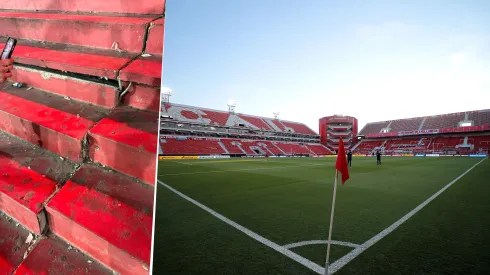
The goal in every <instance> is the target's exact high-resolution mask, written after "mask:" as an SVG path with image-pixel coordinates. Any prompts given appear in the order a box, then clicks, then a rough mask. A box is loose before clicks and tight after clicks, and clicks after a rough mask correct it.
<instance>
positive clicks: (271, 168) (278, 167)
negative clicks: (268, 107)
mask: <svg viewBox="0 0 490 275" xmlns="http://www.w3.org/2000/svg"><path fill="white" fill-rule="evenodd" d="M305 166H325V163H312V164H304V165H294V166H276V167H262V168H243V169H230V170H213V171H201V172H185V173H175V174H160V175H159V176H180V175H195V174H210V173H225V172H237V171H255V170H274V169H287V168H296V167H305Z"/></svg>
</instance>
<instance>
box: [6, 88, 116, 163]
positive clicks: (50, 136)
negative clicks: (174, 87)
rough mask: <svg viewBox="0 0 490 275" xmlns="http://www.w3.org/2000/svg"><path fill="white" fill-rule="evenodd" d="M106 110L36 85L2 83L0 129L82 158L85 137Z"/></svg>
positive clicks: (63, 154)
mask: <svg viewBox="0 0 490 275" xmlns="http://www.w3.org/2000/svg"><path fill="white" fill-rule="evenodd" d="M107 112H108V111H107V110H105V109H103V108H100V107H97V106H93V105H89V104H85V103H81V102H77V101H75V100H67V99H65V98H63V97H61V96H58V95H54V94H49V93H45V92H42V91H39V90H37V89H30V90H27V89H26V88H15V87H12V85H11V83H9V82H5V83H3V84H0V130H3V131H6V132H8V133H10V134H12V135H15V136H18V137H20V138H22V139H24V140H27V141H29V142H31V143H33V144H36V145H39V146H40V147H43V148H45V149H48V150H50V151H52V152H54V153H57V154H60V155H61V156H64V157H67V158H70V159H72V160H75V161H77V160H80V159H81V153H82V144H81V143H82V141H83V139H84V137H85V135H86V133H87V132H88V129H89V128H91V127H92V126H93V125H94V124H95V122H96V121H97V120H99V119H100V118H102V117H104V116H105V115H106V114H107Z"/></svg>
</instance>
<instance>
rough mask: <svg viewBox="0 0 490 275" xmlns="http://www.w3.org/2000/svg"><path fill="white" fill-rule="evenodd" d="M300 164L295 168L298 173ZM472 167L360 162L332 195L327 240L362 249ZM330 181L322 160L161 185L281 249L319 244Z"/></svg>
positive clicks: (325, 223) (407, 161)
mask: <svg viewBox="0 0 490 275" xmlns="http://www.w3.org/2000/svg"><path fill="white" fill-rule="evenodd" d="M302 160H303V159H297V160H296V161H297V163H298V165H301V164H302ZM391 160H393V161H391ZM388 161H390V162H388ZM461 161H463V162H461ZM474 162H475V160H474V159H471V160H470V159H467V158H465V159H461V160H458V159H454V158H451V159H442V158H439V159H436V158H434V159H428V158H427V159H415V158H410V159H405V161H403V160H400V158H390V159H389V160H388V158H385V163H384V166H383V167H376V166H375V164H376V163H375V159H372V158H362V159H361V158H359V159H358V161H357V165H356V166H355V167H353V168H352V169H351V180H349V181H348V182H347V183H346V184H345V185H343V186H341V187H340V188H339V192H338V202H337V209H336V225H335V228H334V233H333V237H332V238H333V239H335V240H339V241H349V242H354V243H363V242H364V241H366V240H368V239H369V238H371V237H372V236H374V235H376V234H377V233H379V232H380V231H381V230H383V229H384V228H386V227H388V226H389V225H390V224H391V223H393V222H394V221H396V220H397V219H399V218H400V217H402V216H403V215H405V214H406V213H407V212H409V211H410V210H412V209H413V208H414V207H416V206H417V205H418V204H420V203H421V202H423V201H424V200H425V199H427V197H429V196H430V195H432V194H433V193H435V192H437V191H438V190H439V189H440V188H442V186H444V185H445V184H447V183H448V182H449V181H451V180H452V179H453V178H455V177H456V176H458V175H460V174H461V173H462V172H464V171H465V170H466V169H467V168H468V167H467V165H469V164H474ZM247 165H248V164H247ZM264 165H275V164H264ZM330 165H331V166H330ZM211 169H215V167H213V168H211ZM357 171H360V173H362V175H359V176H357V175H356V173H357ZM432 171H435V173H434V174H431V173H432ZM333 175H334V168H333V161H331V160H327V163H326V166H325V167H323V166H313V167H297V168H291V169H286V170H284V169H281V170H280V171H279V170H278V171H275V170H256V171H252V170H250V171H240V172H238V171H234V172H229V173H220V174H206V175H187V176H179V177H168V178H166V183H167V184H169V185H170V186H172V187H175V188H177V189H178V190H179V191H181V192H182V193H184V194H186V195H189V196H191V197H192V198H194V199H196V200H197V201H199V202H201V203H203V204H205V205H207V206H208V207H210V208H212V209H214V210H216V211H217V212H219V213H221V214H223V215H225V216H226V217H228V218H230V219H232V220H234V221H236V222H238V223H239V224H243V225H244V226H246V227H247V228H250V229H251V230H253V231H255V232H258V233H259V234H261V235H263V236H264V237H266V238H268V239H271V240H274V241H276V242H278V243H280V244H287V243H292V242H300V241H305V240H312V239H325V238H326V233H325V229H326V228H328V217H327V216H328V213H329V211H330V201H331V196H332V187H331V185H332V182H333ZM367 217H369V218H367ZM291 223H293V224H292V225H291ZM306 236H308V237H306ZM305 237H306V238H310V239H305Z"/></svg>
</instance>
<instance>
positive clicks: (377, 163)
mask: <svg viewBox="0 0 490 275" xmlns="http://www.w3.org/2000/svg"><path fill="white" fill-rule="evenodd" d="M378 165H381V151H380V150H378V151H376V166H378Z"/></svg>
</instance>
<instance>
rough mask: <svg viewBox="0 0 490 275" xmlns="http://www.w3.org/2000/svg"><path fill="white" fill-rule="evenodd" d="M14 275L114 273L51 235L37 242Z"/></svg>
mask: <svg viewBox="0 0 490 275" xmlns="http://www.w3.org/2000/svg"><path fill="white" fill-rule="evenodd" d="M0 274H2V273H0ZM13 274H14V275H48V274H60V275H61V274H63V275H112V274H113V273H112V271H110V270H109V269H107V268H106V267H104V266H103V265H102V264H100V263H98V262H97V261H96V260H94V259H92V258H90V257H88V256H87V255H85V254H84V253H82V252H80V251H78V250H76V249H75V248H73V247H72V246H71V245H69V244H68V243H66V242H65V241H63V240H61V239H59V238H57V237H56V236H54V235H52V234H50V235H49V236H48V237H42V238H41V239H40V240H38V241H37V243H36V244H35V246H34V248H33V249H32V251H30V253H29V254H28V256H27V257H26V258H25V260H23V261H22V263H21V264H20V265H19V267H18V268H17V270H16V271H15V272H14V273H13Z"/></svg>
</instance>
